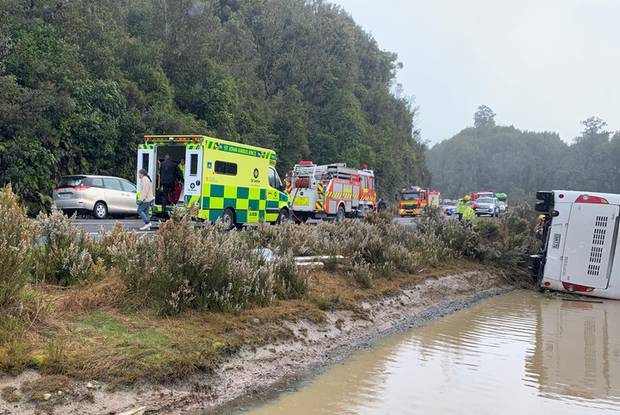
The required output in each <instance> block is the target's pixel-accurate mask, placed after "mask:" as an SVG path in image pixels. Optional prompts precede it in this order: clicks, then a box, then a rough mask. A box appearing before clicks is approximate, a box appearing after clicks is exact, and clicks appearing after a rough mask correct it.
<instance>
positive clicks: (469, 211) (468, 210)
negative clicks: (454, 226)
mask: <svg viewBox="0 0 620 415" xmlns="http://www.w3.org/2000/svg"><path fill="white" fill-rule="evenodd" d="M475 220H476V211H475V210H474V208H473V207H471V206H470V205H467V204H466V205H465V208H464V209H463V224H464V225H465V226H466V227H468V228H469V227H472V226H473V225H474V221H475Z"/></svg>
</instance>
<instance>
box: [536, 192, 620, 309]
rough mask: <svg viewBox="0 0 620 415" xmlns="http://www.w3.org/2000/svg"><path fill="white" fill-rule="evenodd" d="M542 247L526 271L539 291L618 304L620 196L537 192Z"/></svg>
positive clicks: (619, 295) (619, 278)
mask: <svg viewBox="0 0 620 415" xmlns="http://www.w3.org/2000/svg"><path fill="white" fill-rule="evenodd" d="M536 198H537V199H538V200H539V202H538V203H537V204H536V210H537V211H539V212H542V213H544V214H545V218H546V219H545V221H544V226H543V232H542V240H543V247H542V249H541V251H540V252H539V253H538V254H537V255H534V256H532V258H531V263H530V269H531V271H532V276H533V278H535V281H536V283H537V284H539V285H540V287H541V288H545V289H551V290H556V291H565V292H574V293H578V294H583V295H588V296H592V297H603V298H611V299H620V258H618V257H619V255H620V253H619V252H618V246H617V245H618V244H617V242H618V224H619V223H620V195H616V194H610V193H590V192H579V191H563V190H554V191H544V192H538V193H537V194H536Z"/></svg>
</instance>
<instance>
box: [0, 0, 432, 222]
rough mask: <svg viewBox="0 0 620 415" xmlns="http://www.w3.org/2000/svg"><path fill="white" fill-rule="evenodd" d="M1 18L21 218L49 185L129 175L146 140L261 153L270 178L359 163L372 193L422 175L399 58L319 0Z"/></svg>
mask: <svg viewBox="0 0 620 415" xmlns="http://www.w3.org/2000/svg"><path fill="white" fill-rule="evenodd" d="M0 22H2V24H0V186H3V185H4V184H6V183H12V184H13V187H14V189H15V190H16V191H17V193H19V194H20V195H21V196H22V197H23V198H24V202H25V203H26V204H27V206H28V207H29V210H30V212H31V213H33V214H37V213H38V212H39V211H40V210H41V209H44V210H45V209H49V207H50V204H51V196H52V186H54V185H55V184H56V183H57V179H58V178H59V177H60V176H62V175H67V174H105V175H114V176H121V177H125V178H127V179H133V178H135V174H136V172H135V166H134V163H133V161H134V160H135V157H136V151H137V146H138V144H141V143H143V142H144V138H143V135H144V134H149V133H150V134H153V133H155V134H157V133H161V134H173V133H176V134H188V133H196V134H209V135H213V136H216V137H220V138H224V139H229V140H233V141H238V142H242V143H247V144H254V145H261V146H264V147H268V148H272V149H274V150H276V151H277V153H278V169H280V173H281V176H284V173H286V172H287V171H288V170H289V169H291V168H292V166H293V164H294V163H296V162H298V161H299V160H304V159H306V157H309V156H310V155H312V157H313V160H314V161H315V162H318V163H319V164H327V163H333V162H334V161H338V162H346V163H348V164H349V165H351V166H358V167H361V166H362V165H364V164H367V165H369V166H370V167H371V168H373V169H374V170H375V172H376V173H377V175H378V176H380V177H381V178H382V179H381V181H382V189H383V190H384V191H385V195H389V194H395V193H396V191H397V190H398V189H400V188H401V187H403V186H406V185H408V184H409V183H418V184H425V183H428V180H429V179H430V176H429V174H428V172H427V170H426V167H425V166H426V164H425V161H424V150H425V147H426V146H425V144H424V143H423V141H422V139H421V136H420V132H419V130H418V129H417V128H416V126H415V125H414V117H415V114H416V112H417V109H416V107H415V105H413V103H410V102H409V100H408V99H406V98H404V97H400V96H395V95H394V94H392V92H391V91H392V90H393V86H394V84H395V82H396V72H397V71H398V69H399V67H400V66H401V64H400V63H399V62H398V58H397V56H396V54H394V53H391V52H389V51H384V50H382V48H381V47H380V46H379V45H378V44H377V42H376V41H375V40H374V39H373V38H372V36H370V35H369V34H368V33H366V32H364V30H363V29H362V28H361V27H360V26H358V25H357V24H356V23H355V22H354V21H353V18H352V17H351V16H350V15H349V14H348V13H347V12H346V11H344V10H343V9H342V8H341V7H339V6H337V5H334V4H331V3H329V2H325V1H320V0H274V1H255V0H191V1H187V0H179V1H153V0H133V1H125V2H119V1H91V0H73V1H55V0H54V1H52V0H40V1H30V2H24V1H22V0H0ZM188 28H191V30H188Z"/></svg>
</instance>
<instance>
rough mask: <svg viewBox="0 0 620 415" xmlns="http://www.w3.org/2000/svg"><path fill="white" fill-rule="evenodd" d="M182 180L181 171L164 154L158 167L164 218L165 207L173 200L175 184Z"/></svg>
mask: <svg viewBox="0 0 620 415" xmlns="http://www.w3.org/2000/svg"><path fill="white" fill-rule="evenodd" d="M182 178H183V175H182V174H181V169H180V168H179V166H178V165H177V164H176V163H175V162H174V161H172V160H170V155H168V154H166V156H165V157H164V161H163V162H162V163H161V166H160V167H159V180H160V183H161V192H162V193H163V194H162V200H161V208H162V214H163V216H164V217H165V216H166V206H167V205H168V204H170V203H171V202H172V201H173V200H174V196H175V184H176V182H177V181H178V180H182Z"/></svg>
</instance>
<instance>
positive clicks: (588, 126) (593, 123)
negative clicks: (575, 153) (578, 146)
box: [581, 116, 609, 138]
mask: <svg viewBox="0 0 620 415" xmlns="http://www.w3.org/2000/svg"><path fill="white" fill-rule="evenodd" d="M581 125H583V126H584V130H583V131H582V134H581V136H582V137H583V138H588V137H595V136H598V135H600V134H606V135H609V132H607V131H605V127H607V123H606V122H605V121H603V120H602V119H601V118H599V117H595V116H593V117H590V118H587V119H585V120H584V121H581Z"/></svg>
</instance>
